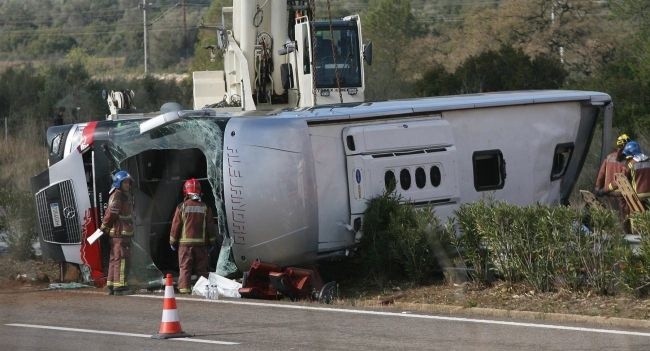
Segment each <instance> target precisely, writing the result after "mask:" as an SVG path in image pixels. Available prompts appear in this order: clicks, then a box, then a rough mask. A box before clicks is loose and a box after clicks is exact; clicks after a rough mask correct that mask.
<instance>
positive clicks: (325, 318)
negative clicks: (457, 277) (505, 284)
mask: <svg viewBox="0 0 650 351" xmlns="http://www.w3.org/2000/svg"><path fill="white" fill-rule="evenodd" d="M90 290H93V291H96V290H95V289H88V291H86V292H85V291H83V290H80V291H77V290H75V291H69V290H67V291H37V292H20V293H18V292H5V293H0V340H1V343H2V347H1V348H2V349H3V350H85V351H89V350H92V351H100V350H173V351H178V350H183V351H190V350H346V351H347V350H355V351H358V350H538V349H543V350H562V351H566V350H589V351H595V350H607V351H611V350H617V351H622V350H639V351H641V350H648V345H650V331H649V330H622V329H604V328H599V327H598V326H588V325H558V324H544V323H531V322H525V321H522V322H517V321H513V320H502V321H499V320H489V319H480V318H468V317H449V316H436V315H426V314H422V313H416V312H406V311H398V310H387V309H381V310H379V309H376V310H370V309H359V310H355V309H352V308H347V307H345V308H343V307H338V306H328V305H320V304H309V303H306V304H297V303H291V302H276V301H272V302H267V301H260V300H250V299H249V300H244V299H221V300H218V301H211V300H205V299H202V298H199V297H188V298H185V297H180V296H177V297H176V303H177V311H178V313H179V315H180V323H181V326H182V328H183V330H184V331H185V332H187V333H190V334H193V335H194V336H192V337H191V338H188V339H170V340H155V339H151V338H150V336H151V335H152V334H155V333H157V332H158V330H159V327H160V322H161V317H162V304H163V302H162V296H161V295H137V296H106V295H103V294H98V293H95V292H90Z"/></svg>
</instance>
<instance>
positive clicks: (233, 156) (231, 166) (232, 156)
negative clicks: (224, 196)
mask: <svg viewBox="0 0 650 351" xmlns="http://www.w3.org/2000/svg"><path fill="white" fill-rule="evenodd" d="M226 150H227V152H226V158H227V160H228V164H227V166H228V176H229V179H230V181H229V184H228V189H229V192H230V204H231V205H230V218H231V224H232V226H231V227H232V232H231V233H230V234H231V236H232V238H233V240H234V242H235V244H245V243H246V200H245V198H244V188H243V185H242V182H241V180H242V174H241V169H240V166H241V159H240V156H239V151H238V150H237V149H234V148H231V147H227V148H226Z"/></svg>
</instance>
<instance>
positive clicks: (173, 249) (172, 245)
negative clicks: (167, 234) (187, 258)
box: [169, 244, 176, 252]
mask: <svg viewBox="0 0 650 351" xmlns="http://www.w3.org/2000/svg"><path fill="white" fill-rule="evenodd" d="M169 248H170V249H172V251H174V252H176V245H174V244H169Z"/></svg>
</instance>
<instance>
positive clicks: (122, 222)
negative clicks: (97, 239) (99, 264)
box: [99, 170, 133, 295]
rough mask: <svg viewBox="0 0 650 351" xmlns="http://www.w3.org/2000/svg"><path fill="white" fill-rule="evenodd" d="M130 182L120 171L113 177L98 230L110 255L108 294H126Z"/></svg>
mask: <svg viewBox="0 0 650 351" xmlns="http://www.w3.org/2000/svg"><path fill="white" fill-rule="evenodd" d="M132 183H133V178H131V176H130V175H129V173H128V172H126V171H123V170H120V171H118V172H116V173H115V174H114V175H113V184H112V187H111V190H110V191H109V194H110V197H109V199H108V207H107V208H106V212H105V213H104V219H103V220H102V225H101V227H100V228H99V229H101V230H102V231H103V232H104V233H107V234H108V235H109V237H110V250H111V253H110V259H109V263H108V277H107V278H106V286H107V287H108V294H109V295H125V294H128V293H130V290H129V287H128V284H127V280H126V272H127V268H128V265H127V264H128V261H129V254H130V251H131V238H132V237H133V217H132V213H133V195H132V193H131V186H132V185H133V184H132Z"/></svg>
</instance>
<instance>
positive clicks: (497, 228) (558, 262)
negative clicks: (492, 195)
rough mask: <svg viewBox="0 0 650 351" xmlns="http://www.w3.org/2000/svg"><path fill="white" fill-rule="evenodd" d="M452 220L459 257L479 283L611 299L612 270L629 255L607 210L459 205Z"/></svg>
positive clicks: (613, 277) (497, 203)
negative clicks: (574, 291)
mask: <svg viewBox="0 0 650 351" xmlns="http://www.w3.org/2000/svg"><path fill="white" fill-rule="evenodd" d="M456 218H457V222H458V224H459V229H460V231H461V235H460V237H459V239H458V240H457V245H459V251H460V252H461V254H462V256H463V258H464V260H465V261H466V262H467V264H468V265H469V266H470V267H472V268H473V270H471V271H470V272H471V276H472V277H473V278H474V279H475V280H476V281H478V282H481V283H489V282H490V281H491V279H493V277H494V276H498V277H500V278H501V279H503V280H505V281H506V282H509V283H515V282H526V283H528V284H530V285H531V286H533V287H534V288H535V289H537V290H539V291H551V290H555V289H558V288H570V289H585V290H593V291H596V292H599V293H612V292H614V290H615V288H616V282H617V281H616V279H615V276H614V274H615V273H614V267H615V266H616V263H617V262H618V261H619V260H620V259H621V258H622V257H624V256H625V254H626V252H627V251H629V248H627V246H626V245H625V244H624V242H623V240H622V236H621V235H620V233H619V229H618V223H617V220H616V215H615V214H614V213H613V212H612V211H609V210H598V209H592V210H588V211H587V210H581V209H577V208H571V207H562V206H555V207H548V206H541V205H535V206H527V207H518V206H514V205H510V204H507V203H503V202H494V201H490V200H488V201H479V202H476V203H472V204H465V205H462V206H461V207H460V208H459V210H458V211H457V213H456ZM626 250H627V251H626Z"/></svg>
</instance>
